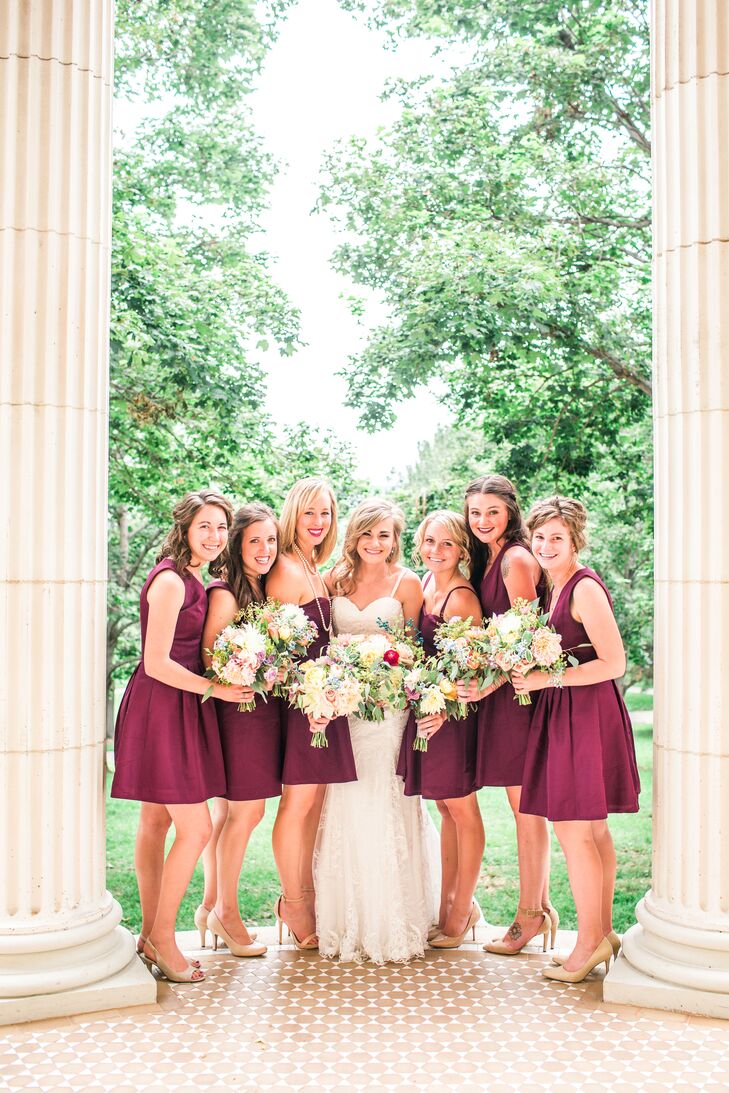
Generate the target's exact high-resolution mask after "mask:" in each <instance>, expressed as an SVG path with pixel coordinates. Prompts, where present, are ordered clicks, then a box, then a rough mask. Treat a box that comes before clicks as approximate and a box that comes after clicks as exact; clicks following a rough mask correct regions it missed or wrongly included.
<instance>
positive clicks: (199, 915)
mask: <svg viewBox="0 0 729 1093" xmlns="http://www.w3.org/2000/svg"><path fill="white" fill-rule="evenodd" d="M211 910H212V908H208V907H206V906H205V904H204V903H201V904H200V906H199V907H198V909H197V910H196V911H195V925H196V926H197V928H198V930H199V931H200V948H201V949H204V948H206V938H207V932H208V915H209V914H210V911H211ZM248 936H249V937H250V939H251V941H255V940H256V938H257V937H258V934H257V933H256V931H255V930H249V931H248ZM193 963H194V964H195V966H196V967H198V968H199V967H200V964H199V962H198V961H193Z"/></svg>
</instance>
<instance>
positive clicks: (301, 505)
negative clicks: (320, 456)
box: [279, 475, 337, 565]
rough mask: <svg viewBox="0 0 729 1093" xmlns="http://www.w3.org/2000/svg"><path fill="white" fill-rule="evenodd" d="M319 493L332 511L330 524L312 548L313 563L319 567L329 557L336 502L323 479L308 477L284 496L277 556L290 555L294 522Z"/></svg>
mask: <svg viewBox="0 0 729 1093" xmlns="http://www.w3.org/2000/svg"><path fill="white" fill-rule="evenodd" d="M320 493H324V494H327V495H328V497H329V501H330V504H331V509H332V523H331V527H330V528H329V531H328V532H327V533H326V535H325V536H324V538H323V539H322V541H321V542H320V543H317V545H316V546H315V547H314V551H313V558H314V562H315V563H317V564H318V565H321V564H322V562H326V560H327V558H329V557H330V556H331V553H332V551H333V550H334V547H335V544H336V542H337V501H336V498H335V496H334V492H333V490H332V487H331V486H330V485H329V483H328V482H327V480H326V479H325V478H316V477H315V476H314V475H310V476H309V477H308V478H300V479H299V481H298V482H294V484H293V486H292V487H291V489H290V490H289V492H288V493H287V494H286V498H285V500H284V503H283V507H282V509H281V519H280V521H279V523H280V525H281V539H280V542H279V554H290V553H291V552H292V550H293V549H294V543H295V542H296V521H297V520H298V518H299V516H300V515H301V513H302V511H303V510H304V509H305V508H306V507H307V506H308V505H310V504H311V503H312V501H314V500H315V499H316V498H317V497H318V496H319V494H320Z"/></svg>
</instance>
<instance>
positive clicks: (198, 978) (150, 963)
mask: <svg viewBox="0 0 729 1093" xmlns="http://www.w3.org/2000/svg"><path fill="white" fill-rule="evenodd" d="M144 944H145V945H146V946H147V947H148V948H149V949H151V950H152V954H153V955H152V956H147V954H146V952H141V953H140V954H139V955H140V956H141V958H142V960H143V961H144V963H145V964H146V965H147V967H148V968H149V969H150V971H151V969H152V968H156V969H157V971H158V972H159V973H160V975H163V976H164V977H165V979H169V981H170V983H202V982H203V980H204V979H205V972H204V971H203V970H202V969H201V968H193V967H192V965H191V964H188V965H187V970H186V971H184V972H174V971H173V970H172V968H170V967H169V965H168V964H165V962H164V960H163V959H162V957H161V956H160V955H159V953H158V952H157V950H156V949H155V947H154V945H153V944H152V942H151V941H150V940H149V939H147V940H146V941H145V943H144Z"/></svg>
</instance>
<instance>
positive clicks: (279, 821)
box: [266, 477, 357, 949]
mask: <svg viewBox="0 0 729 1093" xmlns="http://www.w3.org/2000/svg"><path fill="white" fill-rule="evenodd" d="M336 541H337V505H336V501H335V499H334V494H333V493H332V488H331V486H330V485H329V483H328V482H326V481H325V480H324V479H323V478H315V477H309V478H302V479H301V480H300V481H298V482H296V483H295V485H293V486H292V487H291V489H290V490H289V492H288V494H287V495H286V499H285V501H284V504H283V508H282V510H281V540H280V544H279V556H278V559H277V561H276V564H275V565H274V567H273V569H272V570H271V573H270V575H269V577H268V581H267V584H266V589H267V592H268V594H269V595H270V596H273V597H275V598H276V599H278V600H280V601H281V602H282V603H295V604H298V605H300V606H301V607H302V608H303V610H304V611H305V612H306V614H307V615H308V616H309V618H310V619H312V620H313V621H314V623H315V624H316V626H317V629H318V631H319V636H318V638H317V639H316V640H315V642H314V643H313V644H312V645H311V646H310V647H309V652H308V656H310V657H317V656H319V655H320V653H321V652H322V650H323V649H324V648H325V647H326V646H327V645H328V643H329V636H330V633H331V601H330V598H329V593H328V591H327V587H326V585H325V584H324V580H323V578H322V576H321V574H320V573H319V569H318V566H319V565H321V564H322V563H323V562H326V561H327V559H328V558H329V557H330V556H331V553H332V551H333V550H334V546H335V544H336ZM282 719H283V725H284V761H283V772H282V781H283V791H282V793H281V803H280V805H279V809H278V815H277V816H276V822H275V823H274V825H273V854H274V857H275V859H276V866H277V868H278V872H279V877H280V878H281V887H282V890H283V891H282V893H281V896H280V897H279V899H278V900H277V901H276V906H275V909H274V910H275V914H276V918H277V919H278V921H279V923H281V922H285V923H286V925H287V926H288V928H289V930H290V932H291V936H292V937H293V940H294V944H295V945H296V946H297V948H300V949H301V948H305V949H316V948H317V947H318V941H317V938H316V933H315V929H316V919H315V913H314V881H313V875H312V859H313V856H314V843H315V841H316V832H317V828H318V826H319V817H320V815H321V808H322V803H323V800H324V789H325V786H326V785H327V784H329V783H331V782H353V781H356V779H357V771H356V769H355V763H354V756H353V754H352V742H351V740H350V737H349V725H348V723H347V718H346V717H340V718H337V719H336V720H335V721H333V722H331V723H330V726H329V731H328V733H327V737H328V740H329V747H327V748H312V746H311V733H312V732H313V731H316V727H317V723H316V722H315V721H311V720H310V719H309V718H307V716H306V715H305V714H304V713H303V712H302V711H300V710H296V709H292V708H291V707H285V708H283V711H282Z"/></svg>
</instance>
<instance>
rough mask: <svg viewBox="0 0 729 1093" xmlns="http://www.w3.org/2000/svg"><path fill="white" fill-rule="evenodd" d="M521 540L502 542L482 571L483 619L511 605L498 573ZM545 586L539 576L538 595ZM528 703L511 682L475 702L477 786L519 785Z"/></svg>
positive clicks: (530, 712) (530, 715)
mask: <svg viewBox="0 0 729 1093" xmlns="http://www.w3.org/2000/svg"><path fill="white" fill-rule="evenodd" d="M521 545H522V544H520V543H513V542H512V543H505V544H504V546H503V547H502V548H501V550H500V551H499V553H498V554H497V555H496V557H495V559H494V561H493V564H492V565H491V567H490V569H488V570H487V572H486V573H485V574H484V577H483V580H482V581H481V588H480V590H479V598H480V600H481V608H482V610H483V617H484V620H485V621H488V619H489V618H490V617H491V615H501V614H502V613H503V612H504V611H508V610H509V608H510V607H511V601H510V600H509V593H508V592H507V590H506V585H505V584H504V578H503V576H502V574H501V563H502V562H503V560H504V555H505V554H506V553H507V551H509V550H511V549H512V547H515V546H521ZM543 589H544V578H543V577H542V578H540V582H539V585H538V587H537V595H538V596H540V595H541V593H542V592H543ZM531 717H532V707H531V706H521V705H520V704H519V702H518V701H517V699H516V694H515V691H514V688H513V687H512V685H511V684H510V683H502V685H501V686H500V687H498V688H497V689H496V690H495V691H492V693H491V694H490V695H487V696H486V698H483V699H482V700H481V701H480V702H479V704H478V745H477V750H476V785H477V787H478V788H481V786H520V785H521V783H522V775H523V773H524V759H525V756H526V747H527V739H528V737H529V725H530V722H531Z"/></svg>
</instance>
